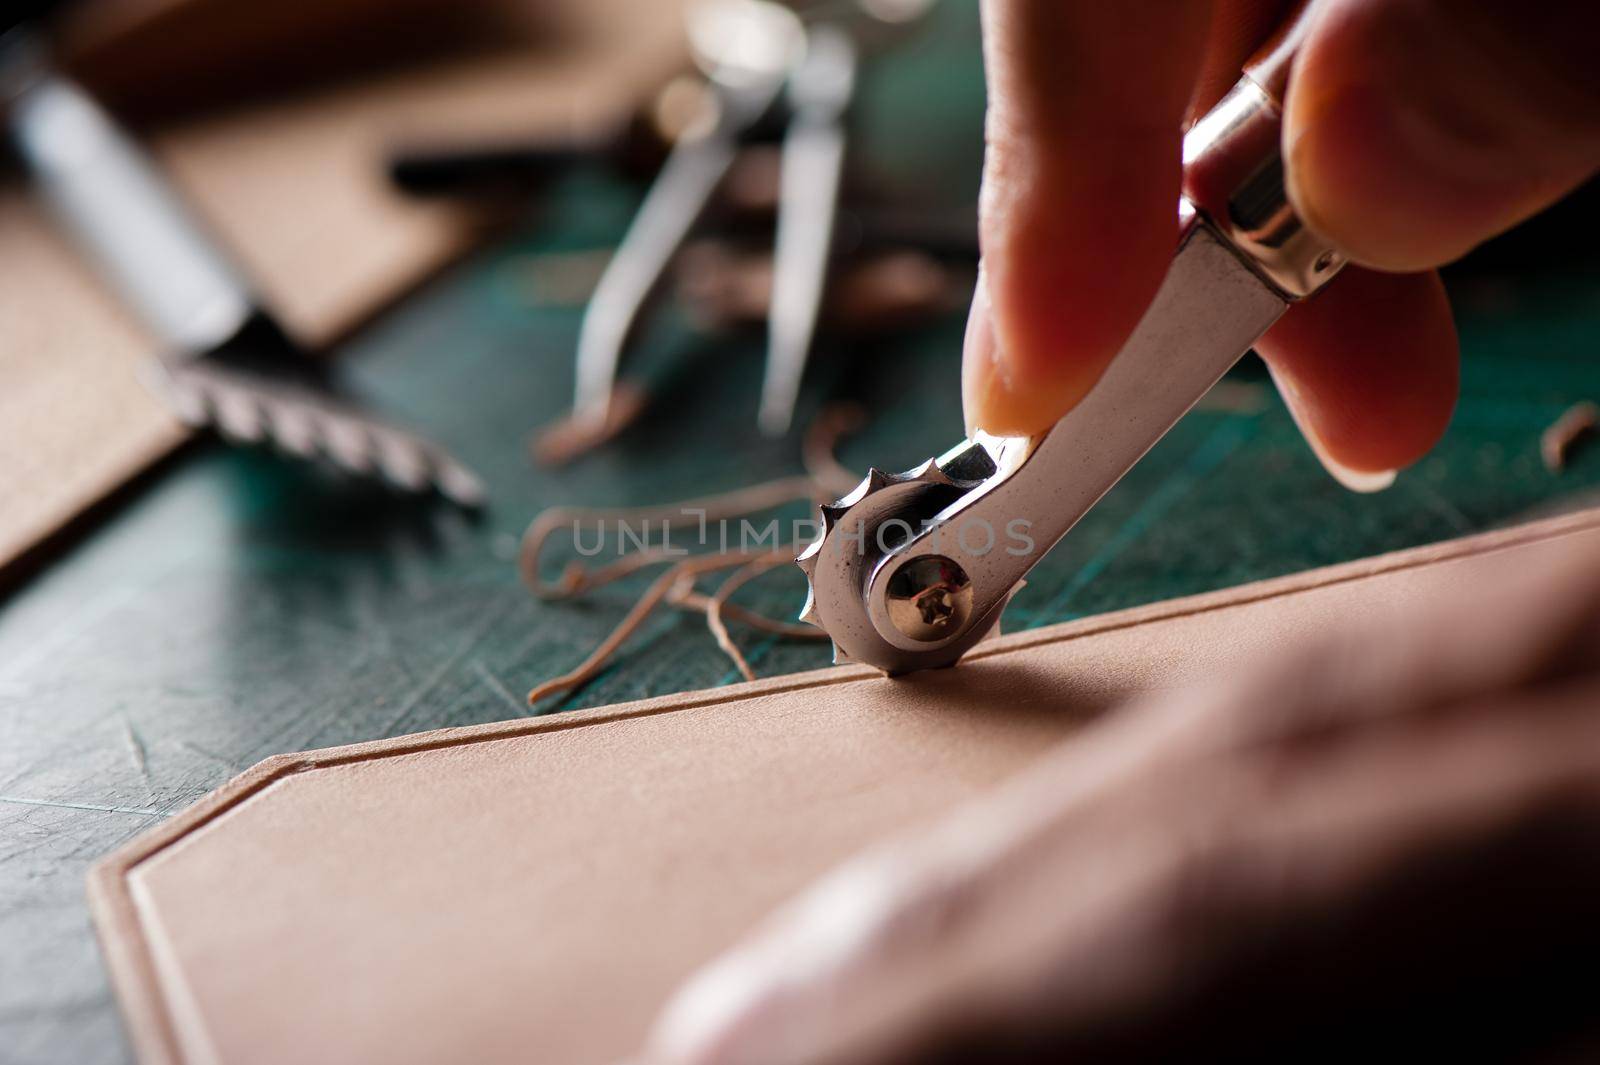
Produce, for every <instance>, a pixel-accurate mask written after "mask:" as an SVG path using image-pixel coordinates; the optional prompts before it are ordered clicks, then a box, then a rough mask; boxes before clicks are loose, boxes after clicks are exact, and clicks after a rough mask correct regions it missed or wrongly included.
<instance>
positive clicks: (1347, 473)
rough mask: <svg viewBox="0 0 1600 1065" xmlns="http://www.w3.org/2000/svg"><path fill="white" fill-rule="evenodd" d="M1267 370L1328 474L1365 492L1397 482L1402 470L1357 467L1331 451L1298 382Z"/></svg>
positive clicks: (1377, 490) (1353, 490) (1376, 490)
mask: <svg viewBox="0 0 1600 1065" xmlns="http://www.w3.org/2000/svg"><path fill="white" fill-rule="evenodd" d="M1267 372H1268V373H1270V374H1271V375H1272V381H1273V383H1274V384H1275V385H1277V386H1278V394H1279V395H1281V396H1282V397H1283V404H1284V406H1286V407H1288V408H1289V416H1290V417H1291V418H1293V419H1294V424H1295V425H1296V426H1298V427H1299V429H1300V435H1301V436H1303V437H1305V438H1306V443H1307V444H1309V445H1310V447H1311V453H1312V454H1313V455H1315V456H1316V457H1317V461H1318V462H1320V463H1322V468H1323V469H1325V470H1327V471H1328V476H1330V477H1332V478H1333V479H1334V480H1335V481H1338V482H1339V483H1340V484H1341V485H1343V486H1344V487H1345V488H1347V489H1349V490H1350V491H1352V492H1361V493H1363V494H1368V493H1372V492H1381V491H1383V490H1384V489H1385V488H1388V487H1389V486H1390V485H1392V484H1394V479H1395V476H1396V474H1398V472H1399V471H1398V470H1376V471H1370V470H1353V469H1351V468H1350V467H1349V466H1346V465H1345V464H1344V463H1342V462H1340V461H1339V460H1338V459H1336V458H1334V457H1333V456H1332V455H1331V454H1329V452H1328V447H1327V445H1326V444H1324V443H1323V442H1322V438H1321V437H1319V436H1318V435H1317V431H1316V429H1315V428H1313V427H1312V424H1311V419H1310V418H1309V417H1307V416H1306V413H1305V408H1304V401H1303V400H1302V399H1301V397H1300V393H1299V390H1298V389H1297V388H1296V387H1295V386H1294V383H1293V382H1292V381H1288V380H1285V379H1284V378H1282V377H1280V376H1278V372H1277V370H1275V369H1273V368H1272V367H1271V366H1270V365H1269V366H1268V367H1267Z"/></svg>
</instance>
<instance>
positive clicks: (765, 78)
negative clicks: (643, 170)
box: [573, 0, 803, 426]
mask: <svg viewBox="0 0 1600 1065" xmlns="http://www.w3.org/2000/svg"><path fill="white" fill-rule="evenodd" d="M688 35H689V44H690V47H691V49H692V50H693V53H694V57H695V60H696V62H697V63H698V64H699V65H700V66H701V68H702V69H703V70H704V71H705V73H706V76H707V78H708V79H709V81H710V99H709V101H708V107H707V111H706V114H705V121H704V124H703V126H702V127H701V128H700V129H695V130H690V131H688V132H686V133H685V135H684V136H683V137H682V138H681V139H680V140H679V141H678V143H677V144H675V145H674V146H673V149H672V152H671V153H670V154H669V155H668V156H667V160H666V162H665V164H663V166H662V168H661V173H660V174H659V175H658V176H657V178H656V181H655V184H654V185H653V186H652V187H651V189H650V192H649V194H648V195H647V196H646V197H645V200H644V203H643V204H641V205H640V207H639V213H638V215H636V216H635V218H634V220H633V224H632V225H631V226H629V228H628V232H627V235H626V236H624V237H623V240H622V244H621V245H620V246H619V247H618V248H617V251H616V254H615V255H614V256H613V258H612V260H611V263H610V265H609V266H608V267H607V268H606V271H605V273H604V274H603V275H601V277H600V282H599V284H598V285H597V286H596V288H595V291H594V295H593V296H592V297H591V299H590V301H589V308H588V311H587V312H586V313H585V315H584V320H583V328H582V331H581V332H580V333H579V335H578V354H577V380H576V389H575V393H574V398H573V408H574V413H575V418H576V420H578V421H580V422H584V423H588V424H590V425H592V426H603V425H605V424H606V422H607V421H608V419H609V416H610V407H611V394H612V391H613V389H614V388H615V387H616V378H617V369H618V365H619V363H620V361H621V357H622V349H623V346H624V345H625V344H626V343H627V341H628V337H629V334H630V333H631V332H632V331H633V328H634V324H635V322H636V321H637V319H638V317H639V314H640V312H641V310H642V309H643V307H644V304H645V303H646V302H647V301H648V300H649V298H650V296H651V294H652V293H653V292H655V291H656V289H657V287H658V286H659V284H660V283H661V280H662V277H663V275H664V274H665V272H666V269H667V267H668V265H670V263H671V262H672V260H673V257H674V256H675V255H676V254H677V252H678V249H679V247H680V246H681V245H682V244H683V241H684V238H685V237H686V236H688V234H689V231H690V229H691V228H693V226H694V224H695V222H696V221H697V220H698V219H699V217H700V215H701V213H702V212H703V211H704V209H705V207H706V204H707V203H708V202H709V201H710V199H711V196H712V194H713V193H714V192H715V191H716V189H717V186H718V185H719V184H721V182H722V179H723V177H724V176H725V175H726V174H727V172H728V168H729V167H730V166H732V165H733V161H734V157H735V155H736V154H737V152H738V148H739V139H740V137H741V136H742V135H743V134H744V133H746V132H747V131H749V130H750V129H751V128H753V127H754V125H755V124H756V122H758V121H759V120H760V119H761V117H762V116H763V115H765V114H766V113H767V111H768V109H770V108H771V107H772V105H773V103H774V101H776V100H777V98H778V94H779V92H780V91H781V90H782V89H783V85H784V81H785V79H786V78H787V77H788V74H789V71H790V69H791V67H792V66H793V64H794V61H795V58H796V56H797V55H798V54H799V51H800V49H801V48H802V47H803V35H802V30H801V27H800V23H799V20H798V19H797V18H796V17H795V15H794V14H793V12H791V11H789V10H788V9H787V8H784V7H780V6H779V5H777V4H774V3H769V2H767V0H704V2H702V3H699V4H696V5H695V6H694V7H692V8H690V9H689V12H688Z"/></svg>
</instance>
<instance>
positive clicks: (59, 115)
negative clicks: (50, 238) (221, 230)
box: [10, 69, 256, 354]
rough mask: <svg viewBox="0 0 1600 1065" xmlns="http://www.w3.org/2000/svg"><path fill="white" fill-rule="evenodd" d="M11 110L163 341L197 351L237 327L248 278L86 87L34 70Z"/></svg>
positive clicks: (73, 216)
mask: <svg viewBox="0 0 1600 1065" xmlns="http://www.w3.org/2000/svg"><path fill="white" fill-rule="evenodd" d="M10 118H11V134H12V139H13V141H14V142H15V144H16V147H17V151H18V152H19V154H20V155H21V156H22V158H23V160H24V161H25V162H26V163H27V165H28V167H29V169H30V170H32V172H33V174H34V176H35V178H36V180H37V183H38V185H39V188H40V189H41V191H42V192H43V194H44V196H45V198H46V200H47V201H48V202H49V204H50V206H51V207H52V209H53V210H54V211H55V213H56V214H57V215H58V216H59V217H60V219H61V220H62V222H63V223H65V225H66V226H67V227H68V228H69V229H70V230H71V232H72V234H73V236H74V237H75V238H76V239H77V240H78V241H79V242H80V243H81V244H82V245H84V246H85V247H86V248H87V249H88V250H89V252H90V253H92V254H93V256H94V258H95V259H96V260H97V261H98V263H99V265H100V266H101V268H102V270H103V271H104V273H105V274H106V275H107V276H108V278H109V279H110V280H111V281H112V282H113V283H114V284H115V285H116V287H117V288H118V289H119V290H121V291H122V293H123V294H124V295H125V296H126V298H127V299H128V300H129V302H130V303H131V304H132V305H133V307H134V309H135V310H136V311H137V312H138V313H139V314H140V316H141V317H143V318H144V319H145V321H146V323H147V324H148V325H149V326H150V328H151V329H153V330H154V331H155V332H156V333H157V334H158V335H159V337H160V339H161V340H162V341H163V342H164V343H166V344H168V345H171V346H172V347H174V348H176V349H178V350H180V351H183V352H188V353H192V354H200V353H204V352H205V351H208V350H210V349H212V348H215V347H216V346H217V345H219V344H221V343H222V342H223V341H225V340H227V339H228V338H230V337H231V336H233V335H234V334H236V333H237V332H238V331H239V330H240V328H241V327H243V325H244V324H245V323H246V321H247V320H249V318H250V317H251V314H252V312H253V311H254V308H255V305H256V301H255V299H254V296H253V293H252V291H251V289H250V286H249V285H248V284H247V283H246V282H245V281H244V279H243V277H242V276H241V275H240V274H239V273H238V272H237V270H236V269H235V268H234V266H233V265H232V263H230V262H229V261H228V259H227V258H226V257H225V256H224V255H223V254H222V252H221V251H219V250H218V248H217V247H216V245H214V244H213V243H212V241H211V239H210V238H209V236H208V235H207V234H206V232H205V230H204V228H203V227H202V226H201V225H200V223H199V222H198V221H197V220H196V219H195V218H194V217H193V216H192V215H191V214H190V213H189V211H188V210H187V209H186V208H185V207H184V205H183V203H182V201H181V200H179V198H178V195H177V193H176V192H175V191H174V190H173V188H172V187H171V186H170V185H169V184H168V183H167V182H166V180H165V179H164V178H163V177H162V175H161V173H160V172H159V170H158V169H157V167H156V165H155V163H154V162H153V161H152V160H150V159H149V157H147V156H146V155H145V153H144V152H143V151H142V150H141V149H140V148H139V147H138V145H136V144H135V143H134V142H133V140H132V139H130V138H129V137H128V135H127V134H125V133H124V132H123V131H122V130H121V129H119V128H118V127H117V125H116V123H115V122H114V121H113V120H112V118H111V117H110V116H109V115H108V114H106V112H105V111H104V110H102V109H101V108H100V107H99V105H97V104H96V103H95V102H94V100H92V99H91V98H90V97H89V95H88V94H87V93H85V92H84V91H83V90H82V89H80V88H79V87H78V86H76V85H74V84H73V83H72V82H70V81H68V80H67V79H66V78H64V77H62V76H60V75H59V74H56V73H54V72H53V71H50V70H48V69H40V70H39V71H38V72H37V73H36V75H35V76H34V77H33V78H32V79H30V81H29V82H28V83H27V84H25V85H24V86H23V87H22V88H21V89H20V91H18V92H17V93H16V94H15V95H14V96H13V99H12V102H11V116H10Z"/></svg>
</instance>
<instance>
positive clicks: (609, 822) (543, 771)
mask: <svg viewBox="0 0 1600 1065" xmlns="http://www.w3.org/2000/svg"><path fill="white" fill-rule="evenodd" d="M1555 546H1562V547H1565V548H1569V549H1571V548H1576V549H1586V550H1600V510H1593V511H1587V512H1584V513H1581V514H1578V515H1573V516H1569V517H1565V518H1559V519H1552V520H1549V521H1545V522H1542V523H1539V524H1535V525H1530V526H1524V527H1520V528H1517V529H1512V530H1508V531H1505V532H1499V533H1492V534H1488V535H1484V536H1479V537H1474V538H1470V539H1466V540H1460V541H1455V542H1452V543H1447V544H1442V545H1437V546H1433V547H1426V548H1421V549H1418V550H1413V551H1406V552H1401V553H1398V554H1393V555H1388V556H1383V557H1380V558H1376V559H1371V560H1367V561H1363V562H1358V563H1354V564H1351V565H1345V566H1338V567H1334V568H1331V569H1324V570H1318V571H1313V572H1310V573H1306V574H1301V575H1297V576H1293V577H1288V578H1284V579H1281V580H1275V581H1268V582H1264V583H1259V584H1252V585H1247V586H1244V587H1240V588H1235V589H1231V590H1228V591H1224V592H1220V593H1216V594H1212V595H1204V596H1199V597H1195V598H1191V599H1184V600H1178V601H1174V602H1169V603H1161V604H1157V605H1154V606H1150V607H1146V608H1141V609H1136V610H1131V611H1126V612H1123V613H1119V614H1112V615H1107V616H1105V617H1099V618H1090V619H1087V620H1083V621H1079V622H1073V623H1071V624H1067V625H1060V626H1056V627H1053V628H1047V629H1041V630H1037V631H1033V632H1025V633H1020V634H1017V635H1014V636H1010V637H1004V638H1002V639H1000V640H998V641H995V642H994V643H993V644H988V645H985V646H984V647H982V648H981V649H980V650H979V651H978V652H977V653H975V654H974V655H973V656H972V657H971V658H970V659H969V660H968V661H967V662H966V663H964V664H963V665H961V666H960V667H958V668H956V669H953V670H946V671H942V672H938V673H930V674H922V675H919V676H914V677H910V678H904V679H899V680H888V679H885V678H883V677H881V676H878V675H876V674H874V673H872V672H871V671H869V670H865V669H862V668H859V667H847V668H841V669H830V670H823V671H820V672H815V673H807V674H800V675H797V676H791V677H780V678H774V679H771V680H764V681H758V682H756V683H754V684H745V685H739V686H735V687H730V688H721V689H717V690H714V691H707V692H695V693H689V694H684V695H674V696H669V697H666V698H660V699H652V700H647V701H644V702H637V703H630V704H626V705H622V706H615V707H609V708H604V709H599V710H593V711H588V712H583V713H577V714H570V715H561V716H558V717H550V718H543V719H538V720H519V721H512V722H507V723H505V724H500V725H491V726H485V727H478V728H466V729H453V730H446V731H441V732H431V733H423V734H421V735H418V736H411V737H405V738H401V739H396V740H389V741H384V742H378V743H370V744H358V745H355V746H351V747H341V748H334V749H331V750H326V751H315V752H310V753H306V754H294V755H284V756H280V757H277V758H272V759H269V760H268V761H266V762H263V763H261V764H260V765H258V766H256V767H255V768H254V769H252V770H250V771H249V772H247V773H245V774H244V775H243V776H241V777H239V778H237V779H236V780H234V781H233V782H232V783H230V784H228V785H227V786H226V787H224V788H222V789H221V790H219V791H218V792H216V793H214V794H213V795H211V796H210V797H208V798H207V799H205V800H204V801H202V802H201V803H199V804H198V805H197V806H195V807H194V808H193V809H191V810H190V811H188V812H187V813H185V814H183V815H181V816H179V817H176V818H174V819H173V820H172V821H170V822H168V823H166V824H164V825H162V826H160V827H159V828H157V829H155V830H153V831H151V832H149V833H147V834H146V835H144V836H143V837H141V838H139V839H137V840H136V841H134V842H133V843H132V844H130V845H129V846H128V847H126V848H125V849H123V850H121V851H120V852H118V853H116V854H114V855H112V856H111V857H110V858H109V859H107V860H106V861H104V862H103V863H102V864H100V865H99V866H98V867H97V868H96V869H95V870H94V872H93V874H92V876H91V880H90V895H91V901H92V904H93V909H94V914H95V919H96V923H97V925H98V928H99V931H100V935H101V940H102V943H103V945H104V949H105V953H106V957H107V959H108V961H109V964H110V967H111V972H112V975H113V978H114V982H115V986H116V989H117V992H118V995H119V998H120V1000H121V1003H122V1007H123V1010H124V1014H125V1016H126V1018H127V1021H128V1025H129V1029H130V1031H131V1033H132V1036H133V1038H134V1041H135V1043H136V1045H137V1047H138V1049H139V1052H140V1055H141V1057H142V1059H143V1060H144V1061H146V1062H151V1063H154V1062H185V1063H199V1062H227V1063H239V1062H281V1061H296V1062H312V1061H328V1062H355V1061H382V1062H389V1063H404V1062H418V1063H421V1062H439V1061H471V1062H496V1061H505V1062H532V1061H537V1062H555V1063H585V1062H606V1061H613V1060H616V1059H617V1057H618V1056H619V1055H622V1054H626V1053H628V1052H629V1051H630V1050H633V1049H636V1048H637V1046H638V1044H639V1043H640V1041H641V1039H642V1036H643V1034H644V1031H645V1028H646V1026H647V1025H648V1023H649V1021H650V1019H651V1018H652V1016H653V1014H654V1012H655V1010H656V1009H657V1008H658V1007H659V1005H660V1004H661V1003H662V1001H663V999H664V997H665V996H666V995H667V994H668V993H669V991H670V990H671V989H672V988H673V986H674V985H675V983H676V982H677V981H679V980H680V979H681V978H683V977H684V976H685V975H686V974H687V973H688V972H690V971H691V970H692V969H693V968H695V967H696V966H697V965H698V964H700V963H701V962H704V961H706V960H707V959H708V958H709V957H710V956H712V955H713V954H714V953H715V952H717V951H718V950H720V949H721V948H723V947H726V946H727V945H729V944H730V943H731V942H732V941H733V940H734V939H735V938H736V937H737V936H738V935H739V934H740V933H741V932H743V931H744V930H746V929H747V928H748V927H749V926H750V925H751V923H752V922H753V921H755V920H756V919H758V918H759V917H760V916H761V915H763V914H764V913H766V912H767V911H768V910H769V909H771V908H772V907H773V906H774V905H775V904H776V903H778V902H779V901H781V900H782V899H784V898H785V897H786V896H788V895H790V894H792V893H793V892H795V891H796V890H797V889H799V888H800V887H802V886H803V885H804V884H805V883H806V882H807V881H808V880H810V879H811V878H812V877H814V876H816V875H817V874H819V873H821V872H822V871H824V870H825V869H827V868H828V867H829V866H831V865H833V864H834V863H836V862H837V861H839V860H840V859H842V858H844V857H845V856H846V855H848V854H850V853H851V852H853V851H855V850H857V849H858V848H860V847H862V846H863V845H864V844H867V843H869V842H871V841H874V840H877V839H879V838H881V837H883V836H884V835H885V834H887V833H891V832H894V831H896V830H900V829H903V828H905V827H907V826H910V825H913V824H916V823H918V822H923V821H926V820H927V819H929V818H930V817H932V816H934V815H936V814H938V813H939V812H940V811H943V810H945V809H947V808H949V807H950V806H951V805H952V804H955V803H959V802H961V801H962V800H963V799H965V798H967V797H969V796H971V795H973V794H975V793H977V792H979V791H981V790H983V789H985V788H987V787H989V786H990V785H991V784H992V783H994V782H995V781H996V780H998V779H1000V778H1001V777H1004V776H1005V775H1007V774H1009V773H1011V772H1013V771H1014V770H1016V769H1018V768H1019V767H1021V766H1023V765H1024V764H1026V763H1027V762H1029V761H1030V760H1031V759H1033V758H1034V757H1036V756H1037V755H1038V754H1039V753H1040V752H1041V751H1042V750H1044V749H1045V748H1046V747H1047V746H1048V745H1050V744H1052V743H1054V742H1056V741H1057V740H1059V739H1061V738H1062V737H1064V736H1067V735H1069V734H1070V733H1071V732H1072V731H1073V730H1074V729H1075V728H1077V727H1078V726H1079V725H1080V724H1081V722H1083V720H1084V719H1085V717H1086V716H1087V715H1089V714H1091V713H1093V712H1095V711H1098V710H1101V709H1103V708H1105V707H1107V706H1108V705H1110V704H1113V703H1115V702H1118V701H1120V700H1122V699H1123V698H1125V697H1126V696H1128V695H1130V694H1133V693H1137V692H1143V691H1148V690H1151V689H1156V688H1161V687H1164V686H1169V685H1177V684H1182V683H1184V682H1186V681H1189V680H1191V679H1194V678H1197V677H1201V676H1206V675H1212V674H1214V673H1215V671H1218V670H1225V669H1228V668H1229V667H1230V665H1231V664H1234V663H1237V662H1240V661H1243V660H1245V659H1247V658H1249V657H1252V656H1256V655H1261V654H1268V653H1271V651H1272V649H1273V648H1275V647H1281V646H1285V645H1287V644H1289V643H1292V642H1294V641H1297V640H1299V639H1301V638H1303V637H1305V636H1307V635H1309V634H1311V633H1313V632H1314V631H1315V630H1317V629H1318V628H1319V627H1322V626H1325V625H1327V624H1329V623H1330V622H1332V621H1335V620H1338V619H1341V618H1348V617H1349V616H1351V615H1358V616H1359V615H1360V614H1361V613H1362V612H1368V613H1370V612H1374V611H1382V610H1384V609H1386V607H1387V606H1388V605H1392V604H1395V603H1398V602H1402V601H1403V602H1410V601H1414V600H1416V599H1418V598H1424V597H1429V596H1434V595H1439V594H1442V593H1446V592H1449V591H1451V590H1454V589H1456V588H1458V587H1460V586H1463V585H1464V584H1468V583H1469V582H1473V581H1474V580H1475V579H1476V578H1477V577H1479V576H1481V574H1482V573H1483V572H1485V567H1487V566H1488V565H1491V564H1495V565H1511V566H1516V565H1518V564H1521V563H1526V562H1527V561H1528V559H1530V558H1531V557H1533V555H1534V554H1536V553H1537V552H1540V551H1543V550H1549V549H1552V548H1553V547H1555Z"/></svg>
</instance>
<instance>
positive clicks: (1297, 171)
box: [1284, 0, 1600, 271]
mask: <svg viewBox="0 0 1600 1065" xmlns="http://www.w3.org/2000/svg"><path fill="white" fill-rule="evenodd" d="M1313 17H1314V18H1316V19H1317V22H1316V23H1315V24H1314V26H1313V27H1312V30H1311V33H1310V36H1309V38H1308V40H1307V41H1306V44H1305V45H1304V47H1303V48H1302V50H1301V52H1300V55H1299V57H1298V59H1297V61H1296V66H1295V72H1294V77H1293V79H1292V82H1291V84H1290V87H1289V93H1288V99H1287V101H1286V107H1285V125H1284V147H1285V153H1286V156H1287V160H1288V181H1289V191H1290V196H1291V198H1292V199H1293V201H1294V204H1295V206H1296V208H1297V209H1298V210H1299V211H1300V213H1301V216H1302V217H1303V218H1305V220H1306V222H1307V223H1308V224H1309V225H1310V226H1311V227H1312V228H1313V229H1315V230H1317V231H1318V232H1319V233H1321V234H1322V235H1323V236H1325V237H1327V238H1329V239H1330V240H1331V241H1332V242H1333V243H1334V244H1336V245H1338V246H1339V247H1340V248H1342V249H1344V250H1345V251H1346V252H1347V253H1348V254H1349V255H1350V256H1351V257H1352V258H1353V259H1355V260H1357V261H1358V262H1361V263H1364V264H1366V265H1368V266H1374V267H1378V268H1380V269H1385V270H1397V271H1416V270H1423V269H1427V268H1429V267H1433V266H1438V265H1440V264H1442V263H1445V262H1449V261H1450V260H1452V259H1455V258H1458V257H1459V256H1461V255H1463V254H1464V253H1466V252H1467V251H1469V250H1471V249H1472V248H1473V247H1474V246H1475V245H1477V244H1478V243H1480V242H1481V241H1483V240H1486V239H1487V238H1489V237H1491V236H1494V235H1495V234H1497V233H1500V232H1502V231H1503V230H1505V229H1508V228H1510V227H1511V226H1513V225H1515V224H1516V223H1517V222H1520V221H1521V220H1523V219H1524V218H1527V217H1528V216H1529V215H1531V214H1534V213H1536V212H1537V211H1539V210H1541V209H1543V208H1544V207H1547V206H1549V205H1550V204H1551V203H1552V202H1554V201H1555V200H1557V199H1559V198H1561V197H1562V196H1563V195H1565V194H1566V193H1567V192H1569V191H1571V190H1572V189H1573V188H1574V187H1576V186H1577V185H1579V184H1581V183H1582V182H1583V181H1584V180H1585V179H1586V178H1588V177H1589V176H1590V175H1591V174H1593V173H1594V172H1595V170H1596V168H1597V167H1600V65H1597V64H1595V62H1594V56H1593V49H1594V42H1595V40H1596V39H1600V5H1596V4H1593V3H1580V4H1568V3H1540V2H1538V0H1521V2H1517V3H1512V2H1509V0H1407V2H1398V0H1327V2H1326V3H1324V4H1323V5H1322V8H1321V10H1320V11H1317V12H1315V13H1314V15H1313Z"/></svg>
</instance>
